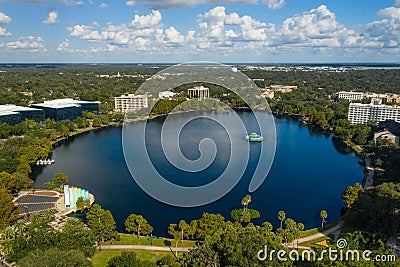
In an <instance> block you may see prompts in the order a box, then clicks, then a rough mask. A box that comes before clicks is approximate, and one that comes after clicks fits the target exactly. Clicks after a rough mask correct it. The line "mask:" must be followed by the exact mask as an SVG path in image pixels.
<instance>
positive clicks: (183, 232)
mask: <svg viewBox="0 0 400 267" xmlns="http://www.w3.org/2000/svg"><path fill="white" fill-rule="evenodd" d="M178 228H179V230H180V232H181V242H182V243H183V239H184V237H189V234H188V232H189V228H190V225H189V224H187V223H186V221H185V220H180V221H179V224H178Z"/></svg>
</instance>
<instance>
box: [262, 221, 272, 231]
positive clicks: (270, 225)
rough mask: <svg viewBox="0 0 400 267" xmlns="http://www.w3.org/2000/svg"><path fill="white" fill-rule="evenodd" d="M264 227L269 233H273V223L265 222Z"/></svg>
mask: <svg viewBox="0 0 400 267" xmlns="http://www.w3.org/2000/svg"><path fill="white" fill-rule="evenodd" d="M262 227H263V228H264V229H265V230H266V231H267V232H271V231H272V229H274V227H273V226H272V223H270V222H263V224H262Z"/></svg>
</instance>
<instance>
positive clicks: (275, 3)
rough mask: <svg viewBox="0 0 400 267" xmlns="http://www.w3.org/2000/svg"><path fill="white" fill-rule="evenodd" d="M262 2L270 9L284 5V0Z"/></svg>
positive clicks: (265, 0)
mask: <svg viewBox="0 0 400 267" xmlns="http://www.w3.org/2000/svg"><path fill="white" fill-rule="evenodd" d="M262 2H263V3H264V4H265V5H267V6H268V7H269V8H271V9H280V8H282V7H283V6H284V5H285V0H263V1H262Z"/></svg>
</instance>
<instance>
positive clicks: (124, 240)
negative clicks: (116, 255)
mask: <svg viewBox="0 0 400 267" xmlns="http://www.w3.org/2000/svg"><path fill="white" fill-rule="evenodd" d="M119 236H120V239H121V240H119V241H114V242H113V244H114V245H150V244H151V243H150V239H149V238H148V237H144V236H143V237H140V238H137V236H136V235H132V234H121V233H120V234H119ZM164 240H169V241H171V244H172V247H175V240H173V239H167V238H154V239H153V246H162V247H164V246H165V245H164ZM104 244H107V245H109V244H110V242H105V243H104ZM195 246H196V242H195V241H192V240H184V241H183V244H182V243H181V242H179V243H178V247H190V248H191V247H195Z"/></svg>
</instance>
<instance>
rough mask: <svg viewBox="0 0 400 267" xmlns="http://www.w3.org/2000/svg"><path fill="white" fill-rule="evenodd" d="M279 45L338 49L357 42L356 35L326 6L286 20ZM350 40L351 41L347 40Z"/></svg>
mask: <svg viewBox="0 0 400 267" xmlns="http://www.w3.org/2000/svg"><path fill="white" fill-rule="evenodd" d="M280 33H281V35H280V36H279V39H278V43H280V44H292V45H294V44H295V45H302V46H316V47H325V46H326V47H338V46H340V45H341V44H351V43H354V42H355V38H357V37H356V34H355V33H354V31H352V30H349V29H347V28H346V27H344V26H343V25H341V24H339V23H338V22H337V21H336V16H335V14H334V13H332V12H331V11H330V10H329V9H328V8H327V7H326V6H325V5H321V6H320V7H318V8H316V9H312V10H310V11H308V12H303V13H301V14H297V15H295V16H294V17H292V18H288V19H286V20H285V21H284V22H283V24H282V29H281V32H280ZM347 38H349V40H346V39H347Z"/></svg>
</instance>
